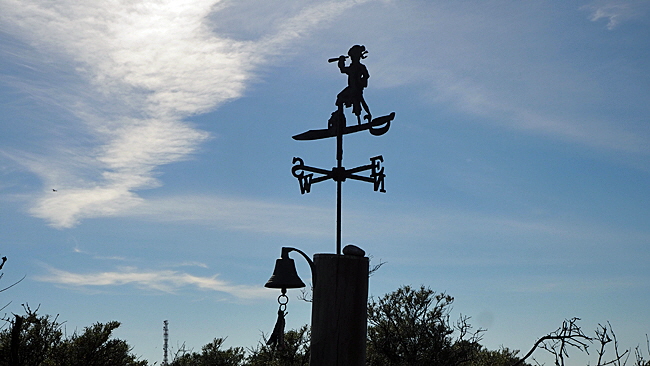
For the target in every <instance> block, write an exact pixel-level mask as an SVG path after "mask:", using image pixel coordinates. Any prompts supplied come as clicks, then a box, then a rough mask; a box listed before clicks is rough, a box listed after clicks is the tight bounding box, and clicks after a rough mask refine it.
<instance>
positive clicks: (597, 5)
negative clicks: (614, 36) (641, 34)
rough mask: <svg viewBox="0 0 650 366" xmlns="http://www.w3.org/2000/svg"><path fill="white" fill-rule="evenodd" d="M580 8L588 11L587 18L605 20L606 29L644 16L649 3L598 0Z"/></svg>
mask: <svg viewBox="0 0 650 366" xmlns="http://www.w3.org/2000/svg"><path fill="white" fill-rule="evenodd" d="M581 9H583V10H586V11H588V12H589V20H591V21H592V22H597V21H599V20H601V19H605V20H607V29H609V30H613V29H614V28H616V27H617V26H619V25H620V24H621V23H623V22H625V21H628V20H630V19H634V18H639V17H642V16H644V15H645V14H646V13H647V12H648V10H650V5H649V4H648V2H647V1H644V0H598V1H594V2H593V3H591V4H589V5H585V6H583V7H582V8H581Z"/></svg>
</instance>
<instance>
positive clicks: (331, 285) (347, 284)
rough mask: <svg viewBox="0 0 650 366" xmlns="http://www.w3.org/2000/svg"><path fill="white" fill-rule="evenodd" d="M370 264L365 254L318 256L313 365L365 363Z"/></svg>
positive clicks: (315, 265)
mask: <svg viewBox="0 0 650 366" xmlns="http://www.w3.org/2000/svg"><path fill="white" fill-rule="evenodd" d="M344 252H345V251H344ZM369 263H370V261H369V259H368V258H367V257H364V256H355V255H338V254H315V255H314V272H315V273H317V279H316V281H315V283H314V294H313V302H312V320H311V358H310V361H309V365H310V366H365V364H366V334H367V318H368V314H367V309H368V308H367V306H368V270H369Z"/></svg>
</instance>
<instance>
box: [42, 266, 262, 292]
mask: <svg viewBox="0 0 650 366" xmlns="http://www.w3.org/2000/svg"><path fill="white" fill-rule="evenodd" d="M48 270H49V273H48V274H47V275H44V276H38V277H36V278H35V279H36V280H37V281H42V282H50V283H55V284H58V285H65V286H73V287H102V286H124V285H132V286H136V287H138V288H143V289H149V290H155V291H162V292H167V293H174V292H176V291H179V290H181V289H183V288H187V287H189V288H195V289H198V290H203V291H217V292H224V293H227V294H230V295H232V296H234V297H237V298H240V299H255V298H268V297H269V296H270V295H269V293H268V291H265V289H263V288H260V287H259V286H243V285H233V284H230V283H228V282H226V281H223V280H220V279H219V278H218V275H214V276H210V277H201V276H195V275H192V274H189V273H186V272H180V271H171V270H139V269H137V268H133V267H125V268H120V269H119V270H118V271H113V272H95V273H73V272H68V271H64V270H60V269H56V268H48Z"/></svg>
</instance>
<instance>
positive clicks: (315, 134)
mask: <svg viewBox="0 0 650 366" xmlns="http://www.w3.org/2000/svg"><path fill="white" fill-rule="evenodd" d="M367 53H368V51H366V48H365V47H364V46H360V45H354V46H352V48H350V50H349V51H348V56H343V55H342V56H339V57H336V58H331V59H329V60H328V62H330V63H331V62H337V63H338V67H339V69H340V70H341V73H343V74H347V75H348V86H347V87H345V89H343V90H342V91H341V92H340V93H339V94H338V95H337V96H336V107H337V109H336V111H334V112H332V115H331V117H330V118H329V120H328V122H327V128H325V129H318V130H309V131H306V132H303V133H301V134H298V135H295V136H293V138H294V139H295V140H300V141H307V140H320V139H324V138H328V137H336V161H337V165H336V167H335V168H332V169H331V170H327V169H320V168H315V167H311V166H307V165H305V162H304V161H303V160H302V159H301V158H298V157H294V158H293V162H292V164H294V165H293V167H292V168H291V173H292V174H293V176H294V177H296V178H297V179H298V183H299V184H300V193H302V194H305V193H309V192H310V190H311V185H312V184H314V183H319V182H323V181H326V180H328V179H332V180H334V181H335V182H336V254H341V183H342V182H344V181H345V180H346V179H354V180H360V181H364V182H369V183H372V184H373V186H374V190H375V191H379V192H386V190H385V189H384V178H385V177H386V175H385V174H384V167H383V166H382V163H383V162H384V158H383V157H382V156H381V155H378V156H374V157H372V158H370V164H368V165H362V166H359V167H356V168H352V169H345V168H344V167H343V135H347V134H350V133H355V132H359V131H364V130H368V131H369V132H370V134H372V135H373V136H381V135H383V134H385V133H386V132H388V129H389V128H390V122H391V121H392V120H393V118H395V112H393V113H391V114H389V115H386V116H381V117H377V118H374V119H373V118H372V115H371V113H370V108H369V107H368V104H367V103H366V101H365V99H364V98H363V89H365V88H366V87H367V86H368V78H369V77H370V74H369V73H368V69H367V68H366V66H365V65H364V64H362V63H361V60H362V59H364V58H366V54H367ZM348 58H349V59H350V65H349V66H346V60H347V59H348ZM350 107H352V113H353V114H354V115H356V117H357V124H356V125H354V124H353V125H350V126H347V124H346V120H345V108H350ZM362 108H363V110H364V111H365V112H366V115H365V116H363V119H364V122H363V123H362V121H361V112H362ZM366 171H370V174H369V176H362V175H358V174H357V173H361V172H366ZM305 172H308V174H305ZM314 174H317V176H315V175H314Z"/></svg>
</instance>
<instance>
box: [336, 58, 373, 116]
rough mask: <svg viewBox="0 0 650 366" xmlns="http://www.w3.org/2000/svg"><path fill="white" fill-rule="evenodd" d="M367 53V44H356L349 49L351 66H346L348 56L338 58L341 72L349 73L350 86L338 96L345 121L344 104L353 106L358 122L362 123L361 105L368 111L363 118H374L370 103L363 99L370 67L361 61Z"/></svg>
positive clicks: (340, 112)
mask: <svg viewBox="0 0 650 366" xmlns="http://www.w3.org/2000/svg"><path fill="white" fill-rule="evenodd" d="M366 53H368V51H366V47H365V46H360V45H354V46H352V47H351V48H350V50H349V51H348V56H349V57H350V61H351V62H350V66H345V59H346V58H347V56H343V55H341V56H339V58H338V66H339V69H340V70H341V73H343V74H347V75H348V86H347V87H345V89H343V90H342V91H341V92H340V93H339V94H338V95H337V96H336V106H337V107H338V110H337V112H338V114H339V116H340V117H342V119H343V121H344V120H345V117H344V114H343V108H344V106H345V108H349V107H352V113H354V114H355V115H356V116H357V123H358V124H361V107H363V109H364V110H365V111H366V113H367V114H366V115H365V116H364V117H363V118H364V119H366V120H368V122H370V121H371V120H372V115H371V114H370V109H369V108H368V104H366V101H365V100H364V99H363V89H364V88H365V87H367V86H368V78H369V77H370V74H368V69H367V68H366V66H365V65H364V64H362V63H361V59H364V58H366ZM334 60H336V59H334ZM332 114H334V113H332Z"/></svg>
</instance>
